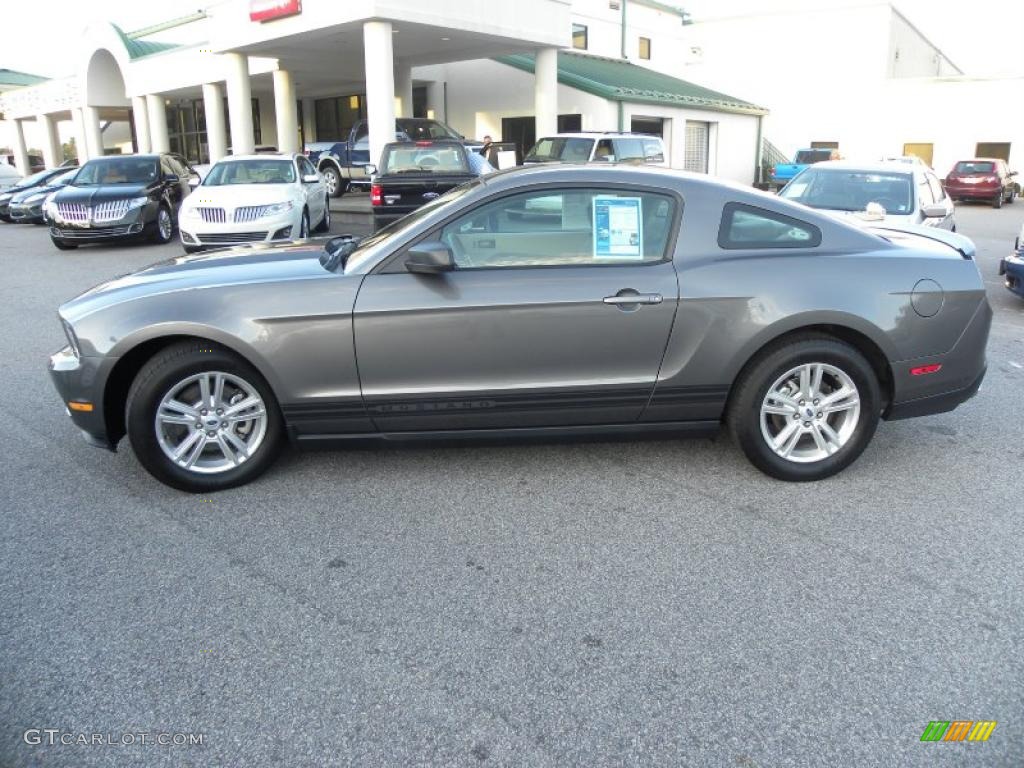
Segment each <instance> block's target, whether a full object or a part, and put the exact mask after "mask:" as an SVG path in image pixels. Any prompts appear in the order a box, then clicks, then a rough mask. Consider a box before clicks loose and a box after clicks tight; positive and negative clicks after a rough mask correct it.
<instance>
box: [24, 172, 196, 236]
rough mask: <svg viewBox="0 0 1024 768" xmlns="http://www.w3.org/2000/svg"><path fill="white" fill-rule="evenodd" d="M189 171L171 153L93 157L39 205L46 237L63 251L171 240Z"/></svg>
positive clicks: (186, 191) (185, 191) (186, 188)
mask: <svg viewBox="0 0 1024 768" xmlns="http://www.w3.org/2000/svg"><path fill="white" fill-rule="evenodd" d="M192 173H193V171H192V169H191V168H189V166H188V165H187V164H185V163H184V162H183V161H182V160H181V157H180V156H179V155H173V154H166V153H165V154H151V155H108V156H106V157H97V158H93V159H92V160H89V161H88V162H87V163H86V164H85V165H83V166H82V167H81V168H80V169H79V171H78V173H77V175H76V176H75V177H74V179H72V180H71V183H70V184H68V185H67V186H66V187H64V188H63V189H61V190H58V191H57V192H54V193H53V195H51V196H50V197H49V198H47V200H46V202H45V203H44V204H43V213H44V215H45V216H46V219H47V221H48V222H49V223H50V239H51V240H52V241H53V244H54V245H55V246H57V248H60V249H61V250H66V249H69V248H77V247H78V246H79V245H81V244H83V243H104V242H114V241H118V240H139V239H143V238H149V239H150V240H152V241H153V242H157V243H167V242H170V240H171V236H172V235H173V233H174V226H175V222H176V221H177V216H178V206H179V205H180V204H181V201H182V200H184V199H185V197H186V196H187V195H188V193H189V185H188V177H189V175H191V174H192Z"/></svg>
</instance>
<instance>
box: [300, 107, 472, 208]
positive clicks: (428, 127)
mask: <svg viewBox="0 0 1024 768" xmlns="http://www.w3.org/2000/svg"><path fill="white" fill-rule="evenodd" d="M434 139H449V140H451V141H458V142H461V143H462V145H463V146H464V147H465V148H466V149H467V150H470V151H476V150H479V149H480V148H481V147H483V142H480V141H474V140H472V139H467V138H466V137H465V136H463V135H462V134H460V133H458V132H457V131H455V130H453V129H452V128H450V127H448V126H447V125H445V124H444V123H440V122H438V121H437V120H428V119H426V118H421V117H400V118H398V119H397V120H395V140H396V141H426V140H434ZM306 156H307V157H308V158H309V160H310V162H312V163H313V165H315V166H316V169H317V170H318V171H320V173H322V174H323V177H324V182H325V183H326V184H327V191H328V193H329V194H330V196H331V197H339V196H341V195H343V194H345V192H347V191H348V188H349V186H350V185H351V184H369V183H370V179H369V178H368V177H367V175H366V170H365V169H366V166H367V165H377V164H378V163H379V162H380V158H379V157H373V158H371V157H370V127H369V123H367V122H366V121H365V120H360V121H358V122H357V123H356V124H355V125H353V126H352V130H351V131H349V135H348V138H347V139H345V140H344V141H315V142H311V143H309V144H307V145H306Z"/></svg>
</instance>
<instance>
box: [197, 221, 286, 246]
mask: <svg viewBox="0 0 1024 768" xmlns="http://www.w3.org/2000/svg"><path fill="white" fill-rule="evenodd" d="M297 218H298V217H297V216H295V215H294V214H293V213H292V212H287V213H282V214H279V215H277V216H265V217H263V218H259V219H254V220H253V221H243V222H225V223H207V222H204V221H202V220H201V219H200V220H196V219H184V218H182V219H180V220H179V221H178V232H179V234H180V236H181V242H182V244H183V245H186V246H188V247H189V248H226V247H230V246H232V245H247V244H249V243H273V242H287V241H289V240H292V239H294V238H296V237H298V234H299V223H298V220H297Z"/></svg>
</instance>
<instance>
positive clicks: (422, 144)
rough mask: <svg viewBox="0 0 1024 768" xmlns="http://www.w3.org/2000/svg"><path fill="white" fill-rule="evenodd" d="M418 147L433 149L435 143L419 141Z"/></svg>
mask: <svg viewBox="0 0 1024 768" xmlns="http://www.w3.org/2000/svg"><path fill="white" fill-rule="evenodd" d="M416 146H417V147H432V146H434V142H432V141H417V142H416Z"/></svg>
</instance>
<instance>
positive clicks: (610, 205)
mask: <svg viewBox="0 0 1024 768" xmlns="http://www.w3.org/2000/svg"><path fill="white" fill-rule="evenodd" d="M642 205H643V202H642V201H641V199H640V198H639V197H601V196H597V197H595V198H594V217H593V219H594V259H595V260H598V259H637V260H642V259H643V257H644V242H643V239H644V232H643V226H642V222H643V215H642V213H643V209H642Z"/></svg>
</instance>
